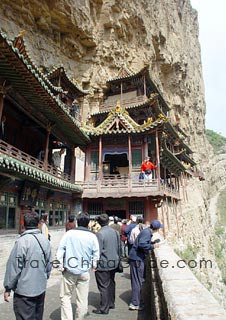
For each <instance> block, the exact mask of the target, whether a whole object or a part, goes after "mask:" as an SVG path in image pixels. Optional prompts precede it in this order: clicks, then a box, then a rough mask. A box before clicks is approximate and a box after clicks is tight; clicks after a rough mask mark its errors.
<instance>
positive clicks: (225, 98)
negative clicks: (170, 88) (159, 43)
mask: <svg viewBox="0 0 226 320" xmlns="http://www.w3.org/2000/svg"><path fill="white" fill-rule="evenodd" d="M190 1H191V4H192V6H193V8H195V9H196V10H197V11H198V20H199V41H200V43H201V52H202V53H201V54H202V66H203V77H204V83H205V97H206V109H207V113H206V128H207V129H211V130H214V131H216V132H217V133H220V134H222V135H223V136H225V137H226V0H190Z"/></svg>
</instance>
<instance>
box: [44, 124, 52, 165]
mask: <svg viewBox="0 0 226 320" xmlns="http://www.w3.org/2000/svg"><path fill="white" fill-rule="evenodd" d="M50 131H51V127H50V125H49V126H47V129H46V132H47V134H46V143H45V157H44V168H45V170H46V169H47V166H48V155H49V136H50Z"/></svg>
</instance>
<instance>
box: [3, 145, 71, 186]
mask: <svg viewBox="0 0 226 320" xmlns="http://www.w3.org/2000/svg"><path fill="white" fill-rule="evenodd" d="M0 152H1V153H2V154H5V155H7V156H10V157H12V158H14V159H16V160H19V161H21V162H23V163H24V164H27V165H29V166H31V167H33V168H35V169H37V170H41V171H43V172H44V173H48V174H51V175H53V176H54V177H56V178H58V179H62V180H65V181H68V182H71V177H70V175H69V174H67V173H65V172H62V171H61V170H60V169H58V168H55V167H53V166H51V165H50V164H48V165H47V167H46V168H45V167H44V162H43V161H40V160H38V159H37V158H34V157H32V156H31V155H29V154H27V153H25V152H23V151H21V150H20V149H18V148H16V147H14V146H12V145H10V144H9V143H7V142H5V141H3V140H0Z"/></svg>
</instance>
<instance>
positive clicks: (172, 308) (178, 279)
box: [154, 244, 226, 320]
mask: <svg viewBox="0 0 226 320" xmlns="http://www.w3.org/2000/svg"><path fill="white" fill-rule="evenodd" d="M155 259H156V261H157V265H158V268H157V267H156V268H154V270H157V272H158V275H159V286H160V287H161V291H162V294H163V296H164V301H165V304H166V306H167V310H168V314H169V316H168V319H171V320H208V319H209V320H210V319H211V320H225V319H226V311H225V310H224V309H223V308H222V307H221V306H220V305H219V303H218V302H217V300H216V299H215V298H214V297H213V296H212V294H211V293H210V292H209V291H208V290H207V289H206V288H205V287H204V286H203V285H202V284H201V283H200V282H199V281H198V279H197V278H196V277H195V275H194V274H193V272H192V271H191V270H190V269H189V268H188V267H187V266H186V265H185V263H183V261H181V260H182V259H181V258H180V257H179V256H178V255H177V254H175V252H174V251H173V250H172V249H171V247H170V246H169V245H168V244H164V245H162V246H161V247H160V248H158V249H155ZM178 261H179V264H178ZM158 298H159V297H158ZM158 319H163V318H161V317H159V318H158ZM164 320H165V318H164Z"/></svg>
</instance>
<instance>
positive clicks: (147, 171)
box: [140, 157, 156, 180]
mask: <svg viewBox="0 0 226 320" xmlns="http://www.w3.org/2000/svg"><path fill="white" fill-rule="evenodd" d="M153 169H156V166H155V165H154V164H153V163H152V162H151V161H150V157H146V158H145V160H144V161H143V162H142V165H141V168H140V171H141V172H142V173H143V174H144V179H146V180H151V179H152V170H153Z"/></svg>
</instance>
